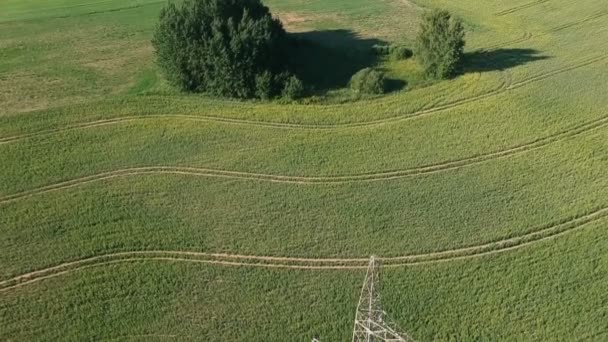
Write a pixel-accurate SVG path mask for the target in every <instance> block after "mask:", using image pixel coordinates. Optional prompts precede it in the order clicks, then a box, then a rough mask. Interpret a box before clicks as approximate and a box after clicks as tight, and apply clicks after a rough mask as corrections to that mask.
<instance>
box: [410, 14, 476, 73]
mask: <svg viewBox="0 0 608 342" xmlns="http://www.w3.org/2000/svg"><path fill="white" fill-rule="evenodd" d="M464 44H465V42H464V27H463V25H462V21H461V20H460V19H458V18H455V17H452V15H451V14H450V13H449V12H447V11H439V10H435V11H432V12H429V13H427V14H426V15H425V16H424V19H423V21H422V25H421V32H420V34H419V36H418V38H417V40H416V52H417V56H418V59H419V61H420V63H421V64H422V66H423V68H424V72H425V74H426V75H427V77H430V78H435V79H442V78H448V77H450V76H453V75H454V73H455V72H456V68H457V66H458V63H459V62H460V60H461V59H462V56H463V51H464Z"/></svg>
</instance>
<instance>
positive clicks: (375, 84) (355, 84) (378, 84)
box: [350, 68, 386, 95]
mask: <svg viewBox="0 0 608 342" xmlns="http://www.w3.org/2000/svg"><path fill="white" fill-rule="evenodd" d="M350 88H351V89H352V90H353V91H355V92H357V93H360V94H370V95H375V94H384V92H385V91H386V80H385V78H384V74H383V73H382V72H380V71H378V70H374V69H372V68H365V69H362V70H359V71H358V72H357V73H356V74H354V75H353V77H352V78H351V79H350Z"/></svg>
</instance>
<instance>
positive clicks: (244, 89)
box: [152, 0, 287, 98]
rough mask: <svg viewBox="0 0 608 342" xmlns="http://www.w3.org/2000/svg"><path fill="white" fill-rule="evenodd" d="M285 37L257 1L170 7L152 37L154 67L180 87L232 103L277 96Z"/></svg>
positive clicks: (195, 1)
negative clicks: (224, 97) (234, 99)
mask: <svg viewBox="0 0 608 342" xmlns="http://www.w3.org/2000/svg"><path fill="white" fill-rule="evenodd" d="M286 39H287V36H286V33H285V30H284V29H283V26H282V24H281V22H280V21H279V20H277V19H273V18H272V15H271V14H270V11H269V9H268V7H265V6H264V5H263V4H262V3H261V1H260V0H184V1H183V2H182V3H181V5H177V4H175V3H174V2H171V3H169V4H168V5H167V6H166V7H165V8H163V10H162V11H161V14H160V21H159V23H158V26H157V27H156V31H155V33H154V37H153V41H152V42H153V45H154V47H155V49H156V53H157V62H158V64H159V66H160V67H161V69H162V70H163V71H164V73H165V75H166V77H167V78H168V80H169V81H170V82H171V83H172V84H174V85H176V86H178V87H179V88H181V89H183V90H186V91H192V92H206V93H210V94H214V95H219V96H227V97H235V98H252V97H258V98H270V97H273V96H276V95H279V94H280V93H281V91H282V88H283V84H282V83H281V82H282V81H281V80H284V79H285V77H284V76H280V77H279V75H282V74H284V72H285V71H286V66H285V61H286V60H287V58H286V57H285V54H286Z"/></svg>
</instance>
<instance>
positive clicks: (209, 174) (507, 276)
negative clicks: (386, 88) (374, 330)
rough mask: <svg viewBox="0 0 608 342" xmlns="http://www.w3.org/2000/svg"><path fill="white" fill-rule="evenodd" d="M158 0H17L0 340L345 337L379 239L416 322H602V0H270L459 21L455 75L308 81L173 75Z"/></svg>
mask: <svg viewBox="0 0 608 342" xmlns="http://www.w3.org/2000/svg"><path fill="white" fill-rule="evenodd" d="M164 3H165V1H154V0H129V1H124V0H121V1H119V0H105V1H104V0H98V1H94V0H89V1H83V0H48V1H41V0H2V1H0V160H1V161H2V162H1V163H0V236H1V237H2V238H1V239H0V250H2V253H0V326H2V329H0V339H1V340H9V341H10V340H14V341H24V340H49V341H54V340H108V341H111V340H133V341H137V340H146V339H147V340H155V341H156V340H158V341H165V340H204V341H214V340H218V341H219V340H248V341H268V340H276V341H284V340H297V341H300V340H301V341H307V340H310V339H311V338H312V337H313V336H314V335H317V334H318V335H319V336H320V338H321V340H322V341H340V340H348V339H349V338H350V331H351V329H352V320H353V319H354V310H355V307H356V304H357V298H358V294H359V288H360V286H361V282H362V281H363V276H364V267H365V265H366V260H365V259H366V258H367V257H369V255H372V254H373V255H377V256H379V257H380V258H382V259H383V263H384V264H385V266H386V267H385V268H384V269H383V283H382V296H383V304H384V308H385V310H386V311H387V312H388V313H389V314H390V315H391V317H392V318H393V320H395V321H396V322H397V323H399V325H401V326H402V327H403V328H404V329H405V330H406V331H407V332H408V333H409V334H410V335H412V336H413V337H414V338H416V340H418V341H495V340H500V341H503V340H507V341H522V340H525V341H547V340H551V341H578V340H580V341H604V340H606V339H608V295H607V294H608V244H607V243H606V239H607V238H608V233H607V231H606V228H608V177H607V176H606V170H607V169H608V127H607V126H608V96H606V89H608V87H607V85H608V45H607V42H608V25H607V24H608V4H606V2H605V1H603V0H583V1H579V2H572V1H566V0H550V1H530V0H517V1H510V2H506V3H505V2H504V1H498V0H491V1H484V2H483V4H482V5H480V4H479V2H478V1H473V0H465V1H458V2H455V1H448V0H416V1H407V0H351V1H339V0H327V1H304V0H272V1H267V4H268V5H269V6H270V7H271V9H272V11H273V13H275V14H277V15H278V16H279V17H280V18H281V19H282V20H283V22H284V23H285V26H286V27H287V29H288V30H289V31H291V32H294V34H299V35H308V36H309V37H313V38H314V39H318V40H319V41H321V42H325V43H327V44H329V45H336V46H348V47H351V46H359V45H365V44H370V43H371V42H378V41H381V42H394V43H399V44H412V41H413V39H414V37H415V34H416V28H417V25H418V23H419V20H420V15H421V13H423V12H424V10H426V9H428V8H434V7H439V8H446V9H449V10H450V11H452V12H454V13H456V14H457V15H459V16H461V17H462V18H463V20H464V22H465V25H466V27H467V30H468V35H467V42H468V43H467V48H466V61H465V64H464V67H463V74H462V75H460V76H458V77H456V78H454V79H451V80H448V81H442V82H436V83H426V82H425V81H424V80H422V79H420V77H419V74H418V73H419V71H418V69H417V66H416V65H415V62H414V61H412V60H407V61H400V62H385V63H383V64H382V67H384V68H386V69H387V72H388V73H389V75H392V76H393V77H395V78H401V79H405V80H406V81H407V83H408V84H407V86H406V87H405V88H404V89H403V90H401V91H397V92H393V93H391V94H388V95H386V96H383V97H377V98H369V99H359V100H356V101H353V100H352V99H348V101H346V102H345V103H340V102H343V101H342V100H344V97H343V93H344V90H339V89H338V90H335V92H336V94H338V95H336V100H335V101H334V100H332V99H331V97H332V96H333V95H331V94H330V96H329V98H330V99H329V100H327V101H325V100H315V101H312V102H313V103H312V104H303V103H299V104H298V103H292V104H284V103H278V102H272V103H265V102H238V101H230V100H220V99H213V98H208V97H206V96H202V95H186V94H181V93H178V92H176V91H175V90H173V89H171V88H170V87H169V86H168V85H167V84H166V83H165V82H164V81H163V79H162V76H161V74H160V72H159V71H158V69H157V68H156V66H155V65H154V56H153V49H152V48H151V44H150V38H151V34H152V30H153V28H154V24H155V21H156V18H157V15H158V12H159V11H160V8H162V6H163V4H164ZM325 67H327V66H325ZM263 257H275V259H264V258H263ZM297 258H304V260H300V259H297ZM318 258H321V259H328V258H329V259H331V258H341V259H349V260H347V261H344V262H343V263H345V264H346V266H348V267H347V269H336V268H335V267H334V266H336V264H335V262H334V261H331V260H329V261H327V260H326V261H319V260H318ZM236 264H239V265H236ZM311 266H313V267H314V268H313V269H311ZM343 266H344V265H343Z"/></svg>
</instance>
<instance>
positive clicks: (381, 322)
mask: <svg viewBox="0 0 608 342" xmlns="http://www.w3.org/2000/svg"><path fill="white" fill-rule="evenodd" d="M378 269H379V265H378V262H377V261H376V258H375V257H373V256H372V257H371V258H370V261H369V267H368V268H367V274H366V275H365V281H364V282H363V288H362V289H361V297H360V298H359V304H358V305H357V313H356V315H355V326H354V328H353V342H373V341H391V342H413V341H414V340H413V339H412V338H411V337H409V336H408V335H407V334H400V333H398V332H397V331H398V329H397V328H396V325H395V324H393V323H392V322H391V321H389V320H388V317H387V314H386V312H384V311H383V310H382V308H381V306H380V291H379V290H380V289H379V287H378V285H379V283H380V281H379V274H378Z"/></svg>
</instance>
